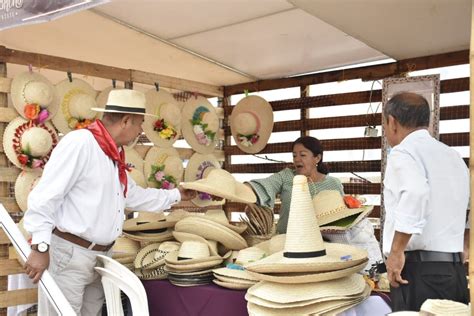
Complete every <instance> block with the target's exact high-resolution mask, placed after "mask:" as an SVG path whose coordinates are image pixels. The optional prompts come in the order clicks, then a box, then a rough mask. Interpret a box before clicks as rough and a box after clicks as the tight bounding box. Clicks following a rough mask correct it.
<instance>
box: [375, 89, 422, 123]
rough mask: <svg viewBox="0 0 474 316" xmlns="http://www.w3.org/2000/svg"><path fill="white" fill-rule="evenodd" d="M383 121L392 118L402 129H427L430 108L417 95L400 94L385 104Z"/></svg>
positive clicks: (409, 93)
mask: <svg viewBox="0 0 474 316" xmlns="http://www.w3.org/2000/svg"><path fill="white" fill-rule="evenodd" d="M383 113H384V116H385V119H386V120H387V119H388V116H389V115H391V116H393V117H394V118H395V119H396V120H397V121H398V122H399V123H400V125H402V126H403V127H407V128H418V127H428V126H429V124H430V106H429V104H428V101H426V99H425V98H424V97H422V96H421V95H419V94H416V93H411V92H400V93H397V94H396V95H394V96H393V97H392V98H390V100H389V101H388V102H387V104H386V105H385V107H384V109H383Z"/></svg>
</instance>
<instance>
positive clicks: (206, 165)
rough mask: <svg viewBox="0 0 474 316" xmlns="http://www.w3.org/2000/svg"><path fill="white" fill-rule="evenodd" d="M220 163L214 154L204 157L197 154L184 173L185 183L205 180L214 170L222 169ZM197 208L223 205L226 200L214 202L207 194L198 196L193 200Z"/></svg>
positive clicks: (190, 160) (193, 156) (192, 157)
mask: <svg viewBox="0 0 474 316" xmlns="http://www.w3.org/2000/svg"><path fill="white" fill-rule="evenodd" d="M220 167H221V165H220V163H219V161H218V160H217V159H216V157H214V155H212V154H207V155H203V154H200V153H195V154H193V155H192V156H191V158H190V159H189V161H188V164H187V166H186V170H185V171H184V181H185V182H192V181H196V180H201V179H203V178H205V177H206V176H207V175H208V174H209V172H210V171H211V170H212V169H214V168H220ZM191 201H192V202H193V203H194V204H195V205H196V206H199V207H206V206H211V205H222V204H224V203H225V200H220V201H213V200H212V199H211V197H210V196H209V195H207V194H198V196H197V197H195V198H194V199H192V200H191Z"/></svg>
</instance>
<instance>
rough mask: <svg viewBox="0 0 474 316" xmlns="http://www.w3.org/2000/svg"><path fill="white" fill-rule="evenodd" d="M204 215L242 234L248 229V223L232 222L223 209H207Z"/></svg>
mask: <svg viewBox="0 0 474 316" xmlns="http://www.w3.org/2000/svg"><path fill="white" fill-rule="evenodd" d="M183 187H184V186H183ZM204 217H205V218H206V219H210V220H211V221H214V222H216V223H219V224H221V225H224V226H225V227H227V228H230V229H232V230H233V231H234V232H236V233H237V234H242V233H243V232H244V231H245V230H246V229H247V225H246V224H244V223H240V224H239V225H232V224H230V223H229V219H228V218H227V216H226V214H225V211H224V210H223V209H210V210H207V211H206V213H204Z"/></svg>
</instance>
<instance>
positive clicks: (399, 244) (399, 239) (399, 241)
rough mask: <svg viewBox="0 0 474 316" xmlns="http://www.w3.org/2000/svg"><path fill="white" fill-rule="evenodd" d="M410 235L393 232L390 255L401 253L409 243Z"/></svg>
mask: <svg viewBox="0 0 474 316" xmlns="http://www.w3.org/2000/svg"><path fill="white" fill-rule="evenodd" d="M410 238H411V234H405V233H400V232H397V231H395V236H393V241H392V248H391V250H390V253H401V252H404V251H405V249H406V247H407V245H408V242H409V241H410Z"/></svg>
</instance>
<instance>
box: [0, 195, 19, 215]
mask: <svg viewBox="0 0 474 316" xmlns="http://www.w3.org/2000/svg"><path fill="white" fill-rule="evenodd" d="M0 203H2V204H3V207H5V209H6V210H7V212H8V213H18V212H21V209H20V207H19V206H18V204H17V203H16V200H15V198H13V197H0Z"/></svg>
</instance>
